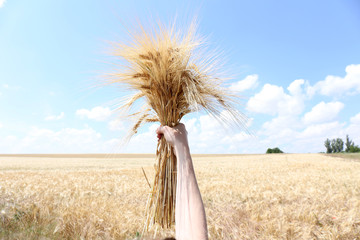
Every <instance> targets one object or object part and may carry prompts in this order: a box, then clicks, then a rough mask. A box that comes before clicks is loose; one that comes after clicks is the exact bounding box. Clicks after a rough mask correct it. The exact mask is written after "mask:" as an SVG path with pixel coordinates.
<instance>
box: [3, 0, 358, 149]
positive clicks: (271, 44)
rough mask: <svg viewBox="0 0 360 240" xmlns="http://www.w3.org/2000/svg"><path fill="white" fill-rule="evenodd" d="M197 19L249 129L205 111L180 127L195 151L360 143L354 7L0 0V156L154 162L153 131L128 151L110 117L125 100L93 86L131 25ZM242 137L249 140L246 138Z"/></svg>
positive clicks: (121, 128)
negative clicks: (129, 156)
mask: <svg viewBox="0 0 360 240" xmlns="http://www.w3.org/2000/svg"><path fill="white" fill-rule="evenodd" d="M174 16H177V19H178V21H180V22H181V21H183V23H184V24H187V22H189V21H186V20H189V19H192V18H193V17H194V16H197V18H198V22H199V29H198V30H199V34H200V35H202V36H207V37H208V40H207V41H208V43H209V45H210V46H211V47H212V48H214V49H215V48H218V49H221V50H222V51H223V52H224V54H223V57H224V59H225V60H226V64H225V66H226V68H227V70H229V71H230V72H231V74H232V76H234V78H233V79H232V80H230V81H229V85H230V87H231V89H232V90H236V91H237V92H238V94H239V95H240V96H242V98H241V99H242V104H241V106H239V109H241V111H242V112H243V113H244V114H245V115H247V116H248V118H249V121H248V129H249V131H248V132H246V131H244V129H233V130H225V129H223V128H222V127H221V126H220V125H219V124H218V123H217V122H216V121H214V120H213V119H212V118H211V117H209V116H208V115H206V113H204V112H200V113H197V114H190V115H189V116H187V117H186V118H185V119H184V123H185V124H186V126H187V128H188V132H189V141H190V148H191V151H192V152H193V153H264V152H265V151H266V149H267V148H273V147H279V148H280V149H282V150H283V151H285V152H289V153H307V152H320V151H325V148H324V140H325V139H326V138H337V137H341V138H343V139H345V136H346V134H349V136H350V138H351V139H353V140H354V141H355V144H360V107H359V103H360V57H359V56H360V2H359V1H357V0H345V1H341V0H337V1H335V0H326V1H325V0H320V1H310V0H302V1H285V0H279V1H266V0H263V1H259V0H254V1H205V0H203V1H145V0H143V1H115V0H112V1H70V0H63V1H48V0H46V1H45V0H38V1H18V0H6V1H4V0H0V111H1V113H0V153H127V152H130V153H152V152H154V151H155V147H156V135H155V129H156V127H157V125H156V124H149V125H145V126H144V127H143V128H142V129H141V131H139V133H138V134H137V135H135V136H134V137H133V139H132V140H131V141H130V142H129V143H128V144H127V145H123V144H122V141H121V140H122V138H123V137H124V136H125V135H126V134H127V129H128V124H127V123H126V122H123V121H122V120H119V118H118V114H117V113H116V112H114V111H113V110H114V104H113V103H114V102H113V100H114V99H117V98H119V97H121V96H123V95H124V94H126V91H124V90H122V89H118V88H114V87H108V86H106V87H96V88H94V85H97V84H98V83H99V82H101V76H102V75H103V74H104V73H106V72H109V71H111V70H112V69H113V66H112V65H111V63H112V62H113V60H114V59H113V58H110V57H109V54H108V50H109V42H111V41H122V40H125V39H126V29H125V27H129V26H134V24H135V23H136V22H137V21H141V22H143V23H145V24H146V23H151V22H153V21H154V20H157V19H160V20H161V21H162V22H164V23H165V24H166V23H169V22H171V21H172V20H173V19H174ZM249 133H251V134H249Z"/></svg>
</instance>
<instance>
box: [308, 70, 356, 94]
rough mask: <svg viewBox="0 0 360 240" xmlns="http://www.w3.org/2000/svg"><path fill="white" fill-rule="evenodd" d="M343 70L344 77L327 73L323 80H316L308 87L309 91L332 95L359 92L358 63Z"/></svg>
mask: <svg viewBox="0 0 360 240" xmlns="http://www.w3.org/2000/svg"><path fill="white" fill-rule="evenodd" d="M345 71H346V75H345V77H339V76H332V75H329V76H327V77H326V78H325V80H323V81H319V82H317V83H316V84H315V85H314V86H313V87H310V89H311V92H312V93H313V94H314V93H316V92H319V93H320V94H322V95H325V96H333V97H339V96H341V95H353V94H358V93H360V64H358V65H354V64H352V65H349V66H347V67H346V69H345Z"/></svg>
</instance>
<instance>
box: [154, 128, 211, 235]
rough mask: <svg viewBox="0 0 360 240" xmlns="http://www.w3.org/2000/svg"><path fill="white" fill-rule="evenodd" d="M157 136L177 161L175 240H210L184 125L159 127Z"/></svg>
mask: <svg viewBox="0 0 360 240" xmlns="http://www.w3.org/2000/svg"><path fill="white" fill-rule="evenodd" d="M156 133H157V134H158V138H161V136H162V135H164V136H165V139H166V141H167V142H169V143H170V144H171V145H172V146H173V147H174V150H175V155H176V157H177V185H176V206H175V227H176V239H177V240H191V239H196V240H202V239H208V232H207V225H206V216H205V209H204V204H203V202H202V199H201V194H200V190H199V187H198V184H197V181H196V177H195V172H194V167H193V163H192V159H191V155H190V149H189V144H188V139H187V131H186V129H185V125H184V124H179V125H177V126H176V127H173V128H171V127H168V126H163V127H159V128H158V129H157V131H156Z"/></svg>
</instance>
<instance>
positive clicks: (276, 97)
mask: <svg viewBox="0 0 360 240" xmlns="http://www.w3.org/2000/svg"><path fill="white" fill-rule="evenodd" d="M303 84H304V81H303V80H295V81H294V82H292V83H291V84H290V85H289V87H288V90H289V92H290V95H289V94H286V93H285V92H284V89H283V88H282V87H279V86H276V85H271V84H265V85H264V87H263V88H262V90H261V91H260V92H259V93H257V94H255V96H253V97H251V98H250V99H249V101H248V103H247V106H246V109H247V110H248V111H250V112H255V113H265V114H270V115H276V114H280V115H297V114H300V113H301V112H302V111H303V109H304V95H303V94H302V89H301V86H302V85H303Z"/></svg>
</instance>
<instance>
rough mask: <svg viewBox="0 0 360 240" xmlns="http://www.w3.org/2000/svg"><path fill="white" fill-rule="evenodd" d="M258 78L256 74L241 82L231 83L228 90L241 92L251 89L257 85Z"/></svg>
mask: <svg viewBox="0 0 360 240" xmlns="http://www.w3.org/2000/svg"><path fill="white" fill-rule="evenodd" d="M258 78H259V77H258V75H257V74H253V75H248V76H246V77H245V78H244V79H243V80H240V81H238V82H235V83H232V84H231V85H230V87H229V89H230V90H231V91H234V92H243V91H246V90H249V89H253V88H255V87H257V85H258Z"/></svg>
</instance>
